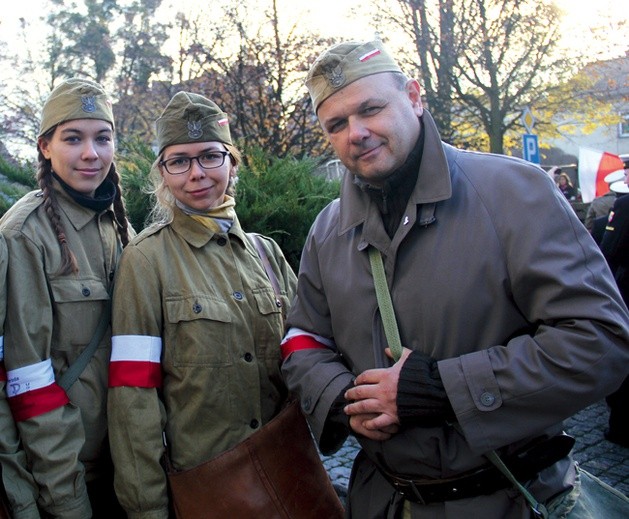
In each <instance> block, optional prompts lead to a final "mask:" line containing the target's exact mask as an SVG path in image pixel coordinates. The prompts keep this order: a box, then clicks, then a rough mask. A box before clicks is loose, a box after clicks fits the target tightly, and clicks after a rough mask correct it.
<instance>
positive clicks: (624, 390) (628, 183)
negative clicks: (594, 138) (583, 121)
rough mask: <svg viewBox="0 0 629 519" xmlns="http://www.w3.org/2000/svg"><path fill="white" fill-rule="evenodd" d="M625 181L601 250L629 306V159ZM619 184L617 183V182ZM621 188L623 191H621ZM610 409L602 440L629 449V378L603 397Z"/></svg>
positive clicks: (610, 214) (613, 209)
mask: <svg viewBox="0 0 629 519" xmlns="http://www.w3.org/2000/svg"><path fill="white" fill-rule="evenodd" d="M623 166H624V170H623V173H624V179H623V182H622V184H621V186H618V187H616V185H615V184H612V186H613V187H614V189H617V190H618V191H621V192H622V193H623V194H620V195H619V196H618V198H617V199H616V201H615V202H614V205H613V207H612V209H611V211H610V213H609V217H608V219H607V225H606V226H605V232H604V233H603V237H602V239H601V243H600V247H601V251H602V252H603V254H604V256H605V258H606V259H607V262H608V263H609V266H610V268H611V270H612V272H613V273H614V277H615V278H616V283H618V289H619V290H620V294H621V295H622V297H623V299H624V301H625V303H626V304H629V196H627V195H626V194H624V193H627V192H629V159H627V160H625V161H624V164H623ZM618 184H620V182H618ZM622 187H624V189H621V188H622ZM606 401H607V405H608V407H609V421H608V427H607V429H606V430H605V431H604V436H605V438H606V439H607V440H608V441H610V442H613V443H617V444H618V445H622V446H623V447H628V448H629V410H628V409H627V402H629V378H625V380H624V381H623V382H622V384H621V386H620V387H619V388H618V390H617V391H614V392H613V393H611V394H610V395H608V396H607V397H606Z"/></svg>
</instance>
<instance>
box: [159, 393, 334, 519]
mask: <svg viewBox="0 0 629 519" xmlns="http://www.w3.org/2000/svg"><path fill="white" fill-rule="evenodd" d="M167 466H168V464H167ZM168 480H169V483H170V490H171V499H172V504H173V508H174V510H175V514H176V516H177V518H178V519H226V518H237V519H276V518H277V519H340V518H342V517H343V516H344V510H343V505H342V504H341V501H340V500H339V498H338V496H337V494H336V492H335V490H334V487H333V486H332V483H331V482H330V478H329V477H328V474H327V472H326V470H325V467H324V466H323V464H322V462H321V458H320V457H319V454H318V452H317V449H316V447H315V443H314V439H313V438H312V435H311V434H310V429H309V428H308V425H307V423H306V420H305V418H304V416H303V414H302V412H301V409H300V407H299V404H298V403H297V401H293V402H292V403H290V404H289V405H288V406H287V407H285V408H284V409H283V410H282V411H281V412H280V413H279V414H278V415H277V416H276V417H275V418H273V419H272V420H271V421H270V422H269V423H268V424H266V425H265V426H263V427H262V428H260V429H259V430H258V431H256V432H255V433H253V434H252V435H251V436H250V437H249V438H247V439H246V440H244V441H243V442H241V443H239V444H238V445H236V446H235V447H233V448H232V449H230V450H228V451H226V452H224V453H222V454H220V455H218V456H217V457H215V458H212V459H211V460H209V461H206V462H205V463H202V464H201V465H198V466H196V467H194V468H191V469H188V470H182V471H174V470H172V467H168Z"/></svg>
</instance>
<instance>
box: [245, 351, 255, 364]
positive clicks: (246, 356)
mask: <svg viewBox="0 0 629 519" xmlns="http://www.w3.org/2000/svg"><path fill="white" fill-rule="evenodd" d="M245 360H246V361H247V362H251V361H252V360H253V355H251V353H249V352H247V353H245Z"/></svg>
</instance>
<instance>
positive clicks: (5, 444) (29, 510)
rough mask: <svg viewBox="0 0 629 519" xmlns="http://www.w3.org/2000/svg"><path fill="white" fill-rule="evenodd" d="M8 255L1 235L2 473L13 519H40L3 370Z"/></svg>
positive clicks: (34, 491)
mask: <svg viewBox="0 0 629 519" xmlns="http://www.w3.org/2000/svg"><path fill="white" fill-rule="evenodd" d="M7 264H8V253H7V246H6V242H5V241H4V237H3V236H2V235H1V234H0V467H1V468H0V473H1V474H2V480H1V481H2V486H3V487H4V491H5V493H6V501H7V504H8V506H9V508H10V510H11V514H12V517H13V518H14V519H27V518H35V519H36V518H39V511H38V509H37V496H38V494H39V490H38V489H37V485H36V484H35V482H34V480H33V476H32V475H31V473H30V472H29V471H28V468H27V462H26V454H25V453H24V450H23V449H22V446H21V444H20V437H19V434H18V432H17V428H16V426H15V421H14V420H13V415H12V414H11V408H10V407H9V403H8V402H7V395H6V391H5V386H6V381H7V377H6V369H5V367H4V335H3V334H4V319H5V316H6V312H7V305H6V303H7V283H6V275H7Z"/></svg>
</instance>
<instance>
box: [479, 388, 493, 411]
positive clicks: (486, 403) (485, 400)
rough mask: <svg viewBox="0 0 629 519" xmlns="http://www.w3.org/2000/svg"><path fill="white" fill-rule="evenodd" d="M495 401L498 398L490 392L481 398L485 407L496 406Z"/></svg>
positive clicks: (486, 392)
mask: <svg viewBox="0 0 629 519" xmlns="http://www.w3.org/2000/svg"><path fill="white" fill-rule="evenodd" d="M495 401H496V397H495V396H494V395H492V394H491V393H490V392H489V391H485V392H484V393H483V394H482V395H481V396H480V403H481V404H483V405H484V406H485V407H491V406H492V405H494V402H495Z"/></svg>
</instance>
